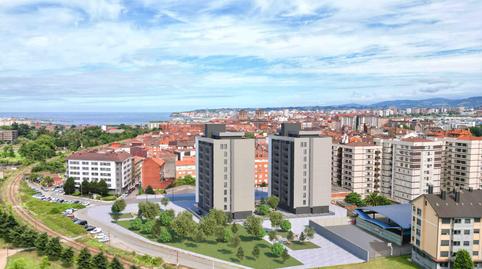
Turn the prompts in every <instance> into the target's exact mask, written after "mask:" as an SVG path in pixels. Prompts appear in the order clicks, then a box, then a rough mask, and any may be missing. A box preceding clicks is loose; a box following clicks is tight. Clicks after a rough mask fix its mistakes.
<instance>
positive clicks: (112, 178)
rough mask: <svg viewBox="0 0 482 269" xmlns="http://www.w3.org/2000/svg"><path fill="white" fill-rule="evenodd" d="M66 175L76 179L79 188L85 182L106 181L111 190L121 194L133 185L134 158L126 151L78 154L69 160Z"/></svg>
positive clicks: (71, 156)
mask: <svg viewBox="0 0 482 269" xmlns="http://www.w3.org/2000/svg"><path fill="white" fill-rule="evenodd" d="M66 175H67V177H72V178H74V180H75V184H76V186H77V187H78V186H80V184H81V183H82V181H83V180H87V181H89V182H93V181H100V180H105V182H106V183H107V186H108V187H109V190H111V191H113V192H115V193H116V194H121V193H123V192H124V191H127V190H128V189H129V187H131V185H132V183H133V181H132V177H133V168H132V158H131V156H130V155H129V153H127V152H124V151H119V152H114V151H112V150H105V151H91V152H76V153H74V154H72V155H70V156H69V157H68V158H67V172H66Z"/></svg>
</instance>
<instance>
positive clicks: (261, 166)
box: [254, 139, 269, 186]
mask: <svg viewBox="0 0 482 269" xmlns="http://www.w3.org/2000/svg"><path fill="white" fill-rule="evenodd" d="M255 154H256V155H255V159H254V163H255V164H254V168H255V172H254V183H255V184H256V186H260V185H265V184H266V185H267V184H268V174H269V172H268V166H269V162H268V159H269V158H268V143H267V141H266V139H262V140H257V141H256V149H255Z"/></svg>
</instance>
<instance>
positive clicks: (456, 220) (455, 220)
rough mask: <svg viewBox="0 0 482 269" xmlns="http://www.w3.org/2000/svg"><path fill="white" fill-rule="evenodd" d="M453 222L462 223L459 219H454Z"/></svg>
mask: <svg viewBox="0 0 482 269" xmlns="http://www.w3.org/2000/svg"><path fill="white" fill-rule="evenodd" d="M454 223H462V220H461V219H454Z"/></svg>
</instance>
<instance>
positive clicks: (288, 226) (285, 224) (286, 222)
mask: <svg viewBox="0 0 482 269" xmlns="http://www.w3.org/2000/svg"><path fill="white" fill-rule="evenodd" d="M280 227H281V230H282V231H283V232H287V231H289V230H291V222H290V221H289V220H287V219H285V220H283V221H282V222H281V224H280Z"/></svg>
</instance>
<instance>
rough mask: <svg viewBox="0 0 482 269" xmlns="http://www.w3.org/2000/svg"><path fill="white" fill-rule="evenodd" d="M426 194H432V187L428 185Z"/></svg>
mask: <svg viewBox="0 0 482 269" xmlns="http://www.w3.org/2000/svg"><path fill="white" fill-rule="evenodd" d="M427 193H428V194H433V185H428V190H427Z"/></svg>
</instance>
